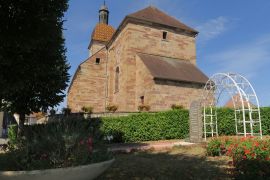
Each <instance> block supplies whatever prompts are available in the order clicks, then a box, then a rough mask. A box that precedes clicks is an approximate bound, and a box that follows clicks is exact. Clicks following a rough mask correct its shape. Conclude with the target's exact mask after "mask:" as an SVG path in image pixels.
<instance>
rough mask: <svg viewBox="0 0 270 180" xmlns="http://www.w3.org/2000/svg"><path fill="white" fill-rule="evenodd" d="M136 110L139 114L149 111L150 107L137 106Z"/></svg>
mask: <svg viewBox="0 0 270 180" xmlns="http://www.w3.org/2000/svg"><path fill="white" fill-rule="evenodd" d="M138 110H139V111H140V112H142V111H150V106H149V105H139V106H138Z"/></svg>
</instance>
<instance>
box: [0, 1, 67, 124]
mask: <svg viewBox="0 0 270 180" xmlns="http://www.w3.org/2000/svg"><path fill="white" fill-rule="evenodd" d="M67 1H68V0H48V1H44V0H0V99H2V100H4V101H3V102H2V103H1V108H5V109H7V110H8V111H10V112H14V113H18V114H20V124H21V127H22V126H23V125H22V124H23V121H24V116H25V114H30V113H32V112H38V111H41V110H47V109H48V108H49V107H54V106H56V105H57V104H59V103H60V102H61V101H63V98H64V90H65V89H66V87H67V82H68V80H69V75H68V69H69V68H70V66H69V64H68V63H67V60H66V56H65V52H66V48H65V46H64V41H65V40H64V38H63V22H64V21H63V16H64V12H65V11H66V10H67V8H68V4H67Z"/></svg>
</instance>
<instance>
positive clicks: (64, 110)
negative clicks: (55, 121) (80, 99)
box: [62, 107, 71, 115]
mask: <svg viewBox="0 0 270 180" xmlns="http://www.w3.org/2000/svg"><path fill="white" fill-rule="evenodd" d="M62 113H63V114H64V115H70V114H71V109H70V108H68V107H67V108H63V109H62Z"/></svg>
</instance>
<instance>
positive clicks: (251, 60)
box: [60, 0, 270, 107]
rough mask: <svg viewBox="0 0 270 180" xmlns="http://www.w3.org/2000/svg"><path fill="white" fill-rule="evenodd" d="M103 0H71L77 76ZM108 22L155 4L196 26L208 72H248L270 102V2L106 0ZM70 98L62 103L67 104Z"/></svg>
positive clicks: (70, 46)
mask: <svg viewBox="0 0 270 180" xmlns="http://www.w3.org/2000/svg"><path fill="white" fill-rule="evenodd" d="M102 3H103V0H91V1H89V0H70V1H69V9H68V11H67V13H66V15H65V20H66V22H65V24H64V27H65V29H66V30H65V32H64V36H65V38H66V47H67V59H68V61H69V63H70V65H71V69H70V71H69V72H70V75H71V76H73V75H74V72H75V70H76V68H77V67H78V65H79V64H80V63H81V62H82V61H83V60H85V59H86V58H87V57H88V49H87V47H88V44H89V42H90V36H91V33H92V30H93V28H94V27H95V25H96V23H97V22H98V10H99V7H100V6H101V5H102ZM106 4H107V6H108V7H109V10H110V19H109V24H111V25H112V26H113V27H115V28H117V27H118V25H119V24H120V23H121V21H122V20H123V18H124V17H125V16H126V15H127V14H130V13H133V12H136V11H137V10H140V9H142V8H144V7H147V6H149V5H154V6H156V7H157V8H159V9H161V10H162V11H164V12H166V13H167V14H169V15H171V16H173V17H175V18H177V19H179V20H180V21H181V22H183V23H185V24H187V25H189V26H191V27H193V28H195V29H196V30H198V31H199V32H200V33H199V35H198V37H197V64H198V66H199V67H200V69H201V70H202V71H203V72H204V73H205V74H207V75H208V76H211V75H213V74H214V73H217V72H236V73H240V74H242V75H244V76H245V77H247V78H248V79H249V80H250V82H251V83H252V85H253V86H254V88H255V91H256V92H257V95H258V98H259V101H260V104H261V105H262V106H270V80H269V79H270V70H269V69H270V20H269V18H270V1H269V0H260V1H251V0H237V1H235V0H226V1H214V0H204V1H202V0H185V1H184V0H106ZM65 104H66V102H64V103H62V104H61V105H60V106H61V107H62V106H64V105H65Z"/></svg>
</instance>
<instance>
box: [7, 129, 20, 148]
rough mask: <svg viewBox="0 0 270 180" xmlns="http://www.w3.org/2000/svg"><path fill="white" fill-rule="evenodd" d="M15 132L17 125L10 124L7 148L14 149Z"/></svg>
mask: <svg viewBox="0 0 270 180" xmlns="http://www.w3.org/2000/svg"><path fill="white" fill-rule="evenodd" d="M17 132H18V125H17V124H14V125H10V126H9V127H8V139H9V140H8V148H9V149H14V148H15V145H16V143H17Z"/></svg>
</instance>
